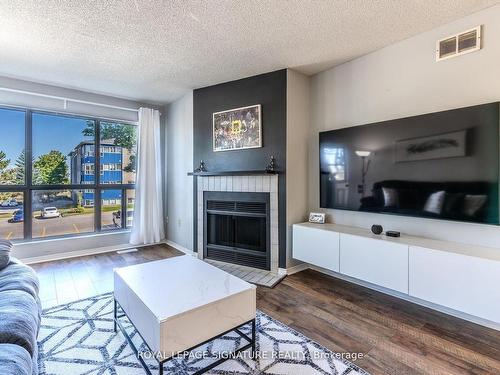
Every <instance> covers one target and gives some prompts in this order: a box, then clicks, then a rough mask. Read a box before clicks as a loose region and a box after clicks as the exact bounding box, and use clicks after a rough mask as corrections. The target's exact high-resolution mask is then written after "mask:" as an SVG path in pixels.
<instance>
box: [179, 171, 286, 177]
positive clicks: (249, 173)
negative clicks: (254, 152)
mask: <svg viewBox="0 0 500 375" xmlns="http://www.w3.org/2000/svg"><path fill="white" fill-rule="evenodd" d="M279 173H280V172H279V171H272V172H271V171H266V170H256V171H214V172H189V173H188V176H207V177H208V176H273V175H276V174H279Z"/></svg>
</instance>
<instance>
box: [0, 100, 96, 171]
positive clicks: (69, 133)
mask: <svg viewBox="0 0 500 375" xmlns="http://www.w3.org/2000/svg"><path fill="white" fill-rule="evenodd" d="M24 117H25V113H24V112H22V111H16V110H10V109H0V151H3V152H5V153H6V154H7V159H10V160H11V165H10V167H12V166H13V164H14V162H15V161H16V159H17V157H18V156H19V154H20V153H21V151H22V150H23V149H24V132H25V129H24ZM85 128H86V121H85V120H83V119H78V118H71V117H61V116H52V115H47V114H41V113H34V114H33V140H34V141H33V157H34V158H35V160H36V159H37V158H38V156H40V155H43V154H46V153H48V152H50V151H51V150H57V151H61V152H62V153H63V154H64V155H68V154H69V153H70V152H71V151H72V150H73V149H74V147H75V146H76V145H78V144H79V143H80V142H81V141H83V140H89V139H90V138H88V137H84V136H83V135H82V131H83V129H85ZM68 161H69V158H68Z"/></svg>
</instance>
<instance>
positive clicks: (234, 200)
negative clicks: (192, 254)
mask: <svg viewBox="0 0 500 375" xmlns="http://www.w3.org/2000/svg"><path fill="white" fill-rule="evenodd" d="M204 201H205V202H204V215H205V220H204V257H205V258H208V259H214V260H220V261H223V262H230V263H236V264H241V265H245V266H249V267H256V268H262V269H269V267H270V250H269V249H270V240H269V238H270V234H269V215H270V212H269V193H251V192H248V193H244V192H205V193H204Z"/></svg>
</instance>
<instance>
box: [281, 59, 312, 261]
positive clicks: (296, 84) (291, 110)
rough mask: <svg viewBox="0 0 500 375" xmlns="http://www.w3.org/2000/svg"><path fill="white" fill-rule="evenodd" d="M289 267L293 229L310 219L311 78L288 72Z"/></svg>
mask: <svg viewBox="0 0 500 375" xmlns="http://www.w3.org/2000/svg"><path fill="white" fill-rule="evenodd" d="M286 85H287V87H286V100H287V104H286V253H287V260H286V267H287V268H289V267H293V266H294V265H296V264H297V263H298V262H297V261H296V260H294V259H293V258H292V225H293V224H295V223H301V222H303V221H304V220H306V217H307V195H308V184H307V178H308V175H307V167H308V162H307V161H308V154H307V142H306V140H307V138H308V135H309V131H310V127H309V107H310V103H309V77H307V76H305V75H303V74H300V73H297V72H295V71H293V70H290V69H288V70H287V83H286Z"/></svg>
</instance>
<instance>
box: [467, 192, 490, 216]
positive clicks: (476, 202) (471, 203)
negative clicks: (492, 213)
mask: <svg viewBox="0 0 500 375" xmlns="http://www.w3.org/2000/svg"><path fill="white" fill-rule="evenodd" d="M487 199H488V197H487V196H486V195H469V194H467V195H466V196H465V197H464V206H463V213H464V214H465V215H467V216H476V215H477V213H478V212H479V210H480V209H481V208H483V206H484V204H485V203H486V200H487Z"/></svg>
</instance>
